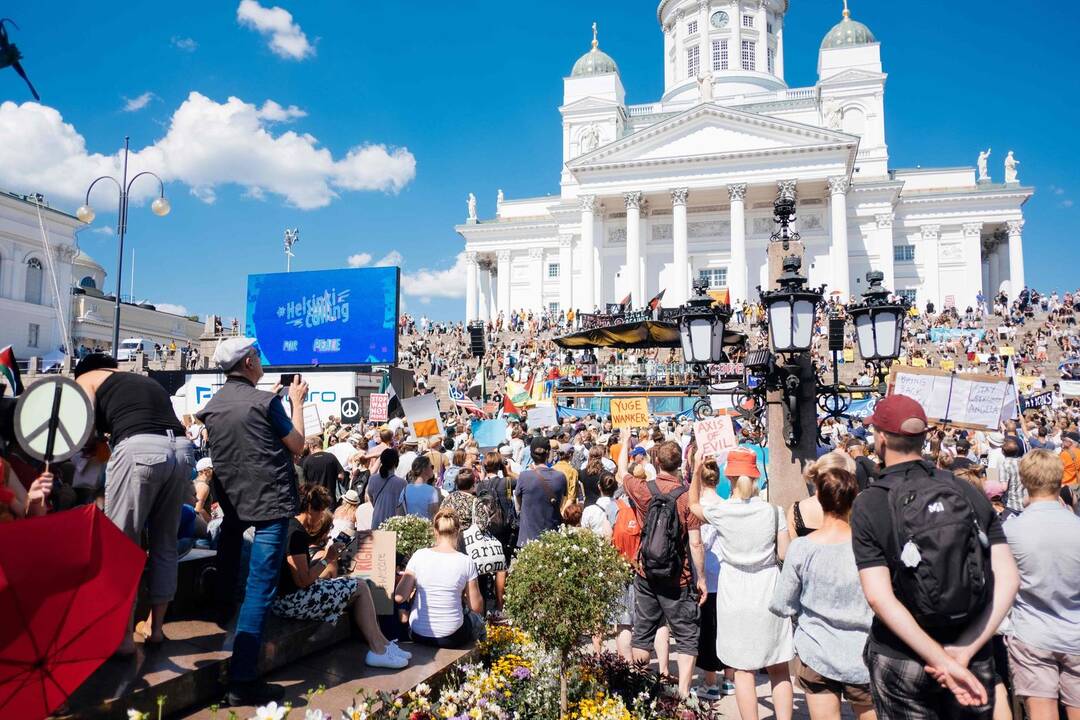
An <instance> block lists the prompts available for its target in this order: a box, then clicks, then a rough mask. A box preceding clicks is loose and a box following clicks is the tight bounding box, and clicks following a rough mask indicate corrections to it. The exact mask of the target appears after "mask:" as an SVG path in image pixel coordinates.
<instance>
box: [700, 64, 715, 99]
mask: <svg viewBox="0 0 1080 720" xmlns="http://www.w3.org/2000/svg"><path fill="white" fill-rule="evenodd" d="M697 84H698V90H699V91H700V92H701V102H703V103H709V102H712V98H713V96H712V91H713V87H712V72H711V71H706V73H705V74H704V75H698V78H697Z"/></svg>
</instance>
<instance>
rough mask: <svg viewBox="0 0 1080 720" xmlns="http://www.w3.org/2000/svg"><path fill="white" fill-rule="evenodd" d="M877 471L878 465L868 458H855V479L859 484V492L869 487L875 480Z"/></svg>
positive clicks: (878, 469)
mask: <svg viewBox="0 0 1080 720" xmlns="http://www.w3.org/2000/svg"><path fill="white" fill-rule="evenodd" d="M879 471H880V468H879V467H878V464H877V463H876V462H874V461H873V460H871V459H870V458H868V457H866V456H862V455H860V456H859V457H857V458H855V479H856V480H857V481H858V483H859V492H862V491H863V490H865V489H866V488H868V487H870V486H871V485H872V484H873V483H874V481H875V480H877V477H878V472H879Z"/></svg>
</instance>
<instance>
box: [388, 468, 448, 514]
mask: <svg viewBox="0 0 1080 720" xmlns="http://www.w3.org/2000/svg"><path fill="white" fill-rule="evenodd" d="M405 479H406V481H407V483H408V484H407V485H406V486H405V488H404V489H403V490H402V491H401V494H400V495H399V496H398V510H399V512H400V513H401V514H404V515H416V516H417V517H422V518H426V519H428V520H432V519H433V518H434V517H435V513H436V512H438V511H439V501H440V497H439V490H438V489H437V488H436V487H435V486H434V485H433V484H432V483H433V482H434V481H435V468H434V467H432V465H431V460H430V459H429V458H428V456H427V455H419V456H417V457H416V458H415V459H414V460H413V461H412V467H411V468H410V470H409V474H408V476H407V477H406V478H405Z"/></svg>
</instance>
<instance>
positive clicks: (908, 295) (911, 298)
mask: <svg viewBox="0 0 1080 720" xmlns="http://www.w3.org/2000/svg"><path fill="white" fill-rule="evenodd" d="M896 294H897V295H899V296H900V297H902V298H904V299H905V300H907V301H908V302H909V303H911V304H912V305H914V304H915V291H914V290H897V291H896Z"/></svg>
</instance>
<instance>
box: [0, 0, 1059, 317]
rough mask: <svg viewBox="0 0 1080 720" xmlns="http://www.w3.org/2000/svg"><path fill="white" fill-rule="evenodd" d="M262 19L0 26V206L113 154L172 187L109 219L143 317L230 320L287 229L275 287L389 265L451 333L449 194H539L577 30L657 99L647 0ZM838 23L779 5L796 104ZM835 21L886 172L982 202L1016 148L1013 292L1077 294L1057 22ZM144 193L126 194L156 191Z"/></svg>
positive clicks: (823, 4)
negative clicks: (860, 64)
mask: <svg viewBox="0 0 1080 720" xmlns="http://www.w3.org/2000/svg"><path fill="white" fill-rule="evenodd" d="M261 3H262V4H261V5H260V4H259V2H257V1H256V0H212V1H210V0H191V1H189V2H183V3H160V2H143V1H135V0H132V1H130V2H125V3H123V6H124V10H123V12H102V6H101V5H99V4H97V3H74V2H71V3H64V4H63V10H62V12H61V11H59V10H58V6H57V5H56V4H53V3H27V2H22V3H14V4H10V5H8V6H7V7H6V9H5V14H7V15H11V16H12V17H14V18H15V19H16V20H17V21H18V22H19V24H20V26H21V31H17V30H13V31H12V36H13V40H14V41H15V42H17V43H18V44H19V46H20V48H21V49H22V51H23V52H24V54H25V56H26V59H25V66H26V68H27V71H28V72H29V74H30V77H31V79H32V80H33V81H34V83H35V85H36V86H37V88H38V91H39V92H40V93H41V95H42V102H43V104H44V106H45V107H44V108H40V107H37V106H27V105H21V104H22V103H24V102H25V101H27V100H28V99H29V95H28V93H27V91H26V89H25V86H23V85H22V82H21V80H20V79H19V78H18V77H17V76H16V75H15V74H14V73H13V72H11V71H10V70H5V71H2V72H0V101H9V100H11V101H14V102H15V103H18V104H20V105H18V106H16V105H11V104H4V105H0V187H4V188H6V189H9V190H12V191H15V192H35V191H41V192H44V193H45V194H46V195H47V197H49V198H50V200H51V202H52V204H53V205H54V206H56V207H59V208H62V209H66V210H69V211H74V209H75V208H76V207H77V206H78V205H79V204H81V201H80V200H79V199H78V196H79V195H80V194H81V193H82V192H83V189H84V188H85V187H86V185H87V184H88V182H89V180H90V179H91V178H92V177H93V176H94V175H95V174H100V173H101V172H104V171H105V170H108V169H109V164H110V163H109V160H108V159H107V158H106V157H102V156H107V155H111V154H114V153H115V152H116V151H117V149H118V148H119V147H120V146H121V145H122V143H123V137H124V135H125V134H128V135H130V136H131V141H132V148H133V150H137V151H142V152H140V153H139V155H138V156H137V158H136V160H135V164H134V165H133V169H135V170H142V169H154V170H161V169H162V167H163V166H164V167H167V168H168V173H167V174H169V177H170V181H169V183H168V185H167V187H166V194H167V195H168V196H169V198H170V200H171V201H172V206H173V211H172V214H170V215H169V216H168V217H167V218H164V219H159V218H157V217H155V216H154V215H152V214H151V213H150V211H149V206H148V203H145V201H144V203H143V205H141V206H140V207H132V209H131V216H130V221H129V235H128V240H129V243H130V245H129V246H133V247H134V248H135V249H136V253H137V275H136V281H135V294H136V296H138V297H139V298H140V299H143V298H144V299H148V300H151V301H154V302H158V303H166V302H167V303H171V304H174V305H179V306H183V307H184V308H186V309H187V310H188V311H190V312H192V313H198V314H205V313H208V312H218V313H221V314H223V315H225V316H226V317H230V316H234V315H235V316H242V311H243V301H244V288H245V282H246V275H247V274H248V273H260V272H274V271H279V270H283V269H284V257H283V253H282V249H281V238H282V232H283V230H284V229H285V228H286V227H293V226H297V227H299V228H300V229H301V242H300V245H299V246H298V247H297V258H296V259H295V260H294V268H298V269H319V268H330V267H343V266H345V265H346V263H347V261H348V258H350V257H353V256H359V257H357V258H355V259H354V262H359V261H363V260H367V261H368V262H369V263H375V262H378V261H379V260H380V259H385V260H387V261H394V260H397V259H398V258H399V257H400V260H401V262H402V265H403V270H404V273H405V276H406V278H407V279H408V284H407V289H408V290H409V293H410V294H408V295H407V296H406V298H405V302H406V305H407V307H408V309H410V310H413V311H415V312H417V313H419V312H427V313H428V314H429V315H430V316H432V317H435V318H447V319H448V318H453V319H457V318H459V317H460V316H461V315H462V313H463V307H464V300H463V292H462V290H463V282H462V280H461V277H460V274H459V273H457V272H455V260H456V258H457V255H458V254H459V253H460V252H461V249H462V242H461V239H460V238H459V237H458V236H457V234H456V233H455V232H454V231H453V226H454V224H455V223H458V222H461V221H462V220H463V219H464V216H465V196H466V194H467V193H468V192H470V191H472V192H475V193H476V195H477V197H478V198H479V206H480V207H479V209H480V215H481V217H485V216H491V215H493V214H494V205H495V195H496V191H497V189H498V188H500V187H501V188H503V189H504V191H505V192H506V196H507V198H509V199H513V198H519V197H528V196H535V195H544V194H548V193H556V192H558V176H559V162H560V158H561V150H560V143H561V135H560V118H559V114H558V111H557V108H558V105H559V104H560V102H561V99H562V98H561V96H562V78H563V76H564V75H566V74H568V73H569V70H570V68H571V66H572V65H573V63H574V61H575V60H576V59H577V57H578V56H580V55H581V54H582V53H583V52H585V51H586V50H587V49H588V46H589V40H590V38H591V35H590V30H589V26H590V24H591V23H592V22H593V21H594V20H595V21H597V22H598V23H599V24H600V43H601V47H602V48H603V49H604V50H605V51H607V52H608V53H610V54H611V55H612V56H613V57H614V58H615V60H616V61H617V62H618V64H619V67H620V70H621V74H622V80H623V83H624V84H625V86H626V90H627V98H628V102H631V103H642V102H651V101H653V100H656V99H657V98H658V97H659V95H660V93H661V92H662V89H663V67H662V63H661V59H662V36H661V32H660V29H659V27H658V26H657V23H656V13H655V10H656V4H655V2H654V1H653V0H591V1H589V2H585V1H584V0H574V1H571V0H548V1H547V2H543V3H508V2H501V3H495V2H470V1H463V2H453V3H442V4H435V3H433V4H417V3H402V2H393V3H371V2H359V1H346V0H308V1H307V2H299V1H298V0H261ZM275 6H280V7H281V8H283V9H284V10H285V11H287V12H288V13H290V14H291V18H290V17H287V16H286V15H285V14H284V13H281V12H276V11H272V10H271V8H273V7H275ZM840 9H841V2H840V0H793V1H792V3H791V10H790V12H789V14H788V18H787V22H786V29H785V43H786V45H785V65H786V72H787V79H788V83H789V85H791V86H792V87H800V86H807V85H812V84H813V83H814V81H815V79H816V64H817V48H818V45H819V43H820V40H821V38H822V36H824V34H825V33H826V32H827V31H828V30H829V28H830V27H831V26H832V25H833V24H834V23H835V22H836V21H838V20H839V18H840ZM852 11H853V14H854V17H855V18H856V19H858V20H861V21H863V22H865V23H866V24H867V25H869V27H870V28H871V29H872V30H873V31H874V33H875V34H876V35H877V37H878V39H879V40H880V41H881V43H882V55H883V61H884V65H885V71H886V72H887V73H889V80H888V84H887V86H886V95H885V98H886V110H887V116H886V131H887V137H888V141H889V149H890V154H891V165H892V166H893V167H913V166H915V165H922V166H924V167H925V166H955V165H972V164H974V161H975V157H976V154H977V153H978V151H979V149H981V148H985V147H987V146H992V147H993V148H994V156H993V158H992V160H991V171H992V175H994V177H995V179H996V180H1000V178H1001V162H1002V160H1003V159H1004V155H1005V152H1006V151H1007V150H1009V149H1012V150H1014V151H1015V153H1016V157H1017V158H1018V159H1019V160H1020V162H1021V166H1020V178H1021V180H1022V181H1023V182H1024V183H1025V184H1030V185H1034V186H1036V188H1037V193H1036V195H1035V197H1034V198H1033V199H1032V200H1031V201H1030V202H1029V203H1028V205H1027V206H1026V217H1027V225H1026V227H1025V229H1024V242H1025V251H1026V258H1027V263H1026V269H1027V274H1028V278H1029V282H1031V283H1033V284H1035V285H1036V286H1039V287H1043V288H1047V289H1049V288H1054V287H1056V288H1059V289H1062V290H1064V289H1067V288H1075V287H1077V286H1078V285H1080V282H1078V281H1077V280H1076V278H1075V273H1074V271H1073V268H1075V267H1076V266H1077V260H1078V259H1080V258H1078V255H1080V251H1078V250H1077V247H1076V243H1075V242H1073V241H1072V237H1073V233H1074V232H1075V226H1076V220H1077V212H1078V208H1077V207H1076V206H1075V205H1074V201H1075V200H1078V199H1080V198H1078V195H1080V187H1078V182H1077V173H1076V167H1077V163H1078V161H1080V153H1078V152H1077V150H1076V144H1075V143H1076V133H1075V128H1076V126H1077V123H1076V115H1075V106H1076V102H1077V98H1078V97H1080V87H1078V85H1080V83H1078V81H1077V75H1076V72H1075V69H1076V66H1077V60H1078V59H1080V58H1078V53H1077V49H1076V47H1077V46H1076V43H1075V42H1073V41H1072V40H1071V37H1070V36H1071V32H1072V29H1073V28H1075V27H1076V26H1077V21H1078V20H1080V10H1078V9H1077V7H1076V4H1075V3H1050V2H1041V3H1035V4H1030V5H1028V6H1026V7H1025V8H1024V9H1022V10H1018V8H1017V6H1016V5H1015V4H1014V3H1005V2H1003V1H1001V0H986V1H984V2H979V3H975V2H965V3H939V2H930V0H923V1H922V2H906V3H887V2H881V1H880V0H874V1H873V2H872V1H871V0H852ZM1018 13H1020V14H1022V15H1023V16H1024V17H1023V21H1022V22H1021V21H1019V20H1018V19H1017V14H1018ZM193 93H194V94H193ZM230 97H233V98H236V100H234V101H230V100H229V98H230ZM267 101H272V103H270V104H267ZM61 119H62V122H61ZM226 119H228V122H226V121H225V120H226ZM170 127H171V129H170ZM80 142H82V143H85V146H83V145H81V144H80ZM148 147H150V149H149V150H146V148H148ZM5 156H7V157H6V158H5ZM233 181H238V182H239V183H240V184H237V182H233ZM244 185H247V187H245V186H244ZM253 185H254V186H256V187H257V188H258V189H256V190H252V189H251V186H253ZM140 187H141V190H142V191H143V192H141V193H140V195H141V196H142V197H143V198H146V197H147V194H148V193H150V192H151V191H152V190H153V189H154V188H153V187H152V184H151V183H149V182H147V184H146V185H141V186H140ZM211 198H212V200H213V201H212V202H208V201H209V200H210V199H211ZM92 204H93V205H94V206H95V209H96V210H97V212H98V220H97V221H96V222H95V223H94V226H93V228H92V229H90V230H87V231H84V232H82V233H81V234H80V244H81V245H82V247H83V248H84V249H85V250H86V251H87V252H88V253H89V254H90V255H92V256H93V257H95V258H96V259H97V260H99V261H100V262H102V263H103V264H104V265H105V266H106V267H108V268H112V267H113V265H114V263H115V252H116V250H115V237H113V236H110V235H108V234H107V232H108V231H107V230H106V227H108V228H112V227H115V224H116V221H115V204H116V201H115V194H113V191H112V190H105V189H104V188H102V189H101V190H95V195H94V198H93V202H92ZM1063 241H1064V242H1063ZM393 253H398V254H400V255H395V254H393ZM365 256H370V259H368V258H366V257H365ZM1051 258H1053V260H1051ZM456 267H457V269H458V270H460V264H458V265H457V266H456ZM110 274H111V273H110ZM127 290H128V280H127V278H126V277H125V281H124V292H127Z"/></svg>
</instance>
